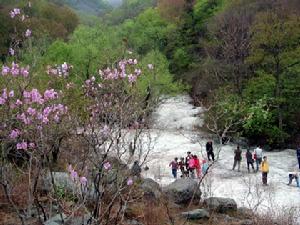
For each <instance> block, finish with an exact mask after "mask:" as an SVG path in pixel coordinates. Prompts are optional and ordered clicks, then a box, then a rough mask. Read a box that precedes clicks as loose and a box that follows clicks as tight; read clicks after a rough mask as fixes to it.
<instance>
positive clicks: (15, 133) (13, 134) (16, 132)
mask: <svg viewBox="0 0 300 225" xmlns="http://www.w3.org/2000/svg"><path fill="white" fill-rule="evenodd" d="M20 134H21V132H20V131H19V130H18V129H14V130H12V131H11V132H10V134H9V137H10V138H11V139H16V138H17V137H19V135H20Z"/></svg>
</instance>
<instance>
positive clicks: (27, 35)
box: [25, 29, 32, 37]
mask: <svg viewBox="0 0 300 225" xmlns="http://www.w3.org/2000/svg"><path fill="white" fill-rule="evenodd" d="M31 33H32V32H31V30H29V29H27V30H26V32H25V37H30V36H31Z"/></svg>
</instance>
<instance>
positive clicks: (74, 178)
mask: <svg viewBox="0 0 300 225" xmlns="http://www.w3.org/2000/svg"><path fill="white" fill-rule="evenodd" d="M68 172H69V173H70V177H71V179H72V181H73V182H78V181H79V183H80V184H82V185H83V186H87V182H88V180H87V178H86V177H84V176H82V177H79V176H78V173H77V172H76V170H75V169H73V167H72V165H71V164H70V165H69V166H68Z"/></svg>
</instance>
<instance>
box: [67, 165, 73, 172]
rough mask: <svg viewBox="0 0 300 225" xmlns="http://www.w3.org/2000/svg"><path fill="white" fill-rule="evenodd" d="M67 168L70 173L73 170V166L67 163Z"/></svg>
mask: <svg viewBox="0 0 300 225" xmlns="http://www.w3.org/2000/svg"><path fill="white" fill-rule="evenodd" d="M67 170H68V172H69V173H71V172H72V171H73V166H72V165H71V164H69V165H68V168H67Z"/></svg>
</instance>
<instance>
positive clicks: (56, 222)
mask: <svg viewBox="0 0 300 225" xmlns="http://www.w3.org/2000/svg"><path fill="white" fill-rule="evenodd" d="M66 218H67V216H66V215H65V214H62V215H60V214H57V215H55V216H53V217H51V218H50V219H49V220H47V221H46V222H44V225H61V224H63V221H62V219H63V220H65V219H66Z"/></svg>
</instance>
